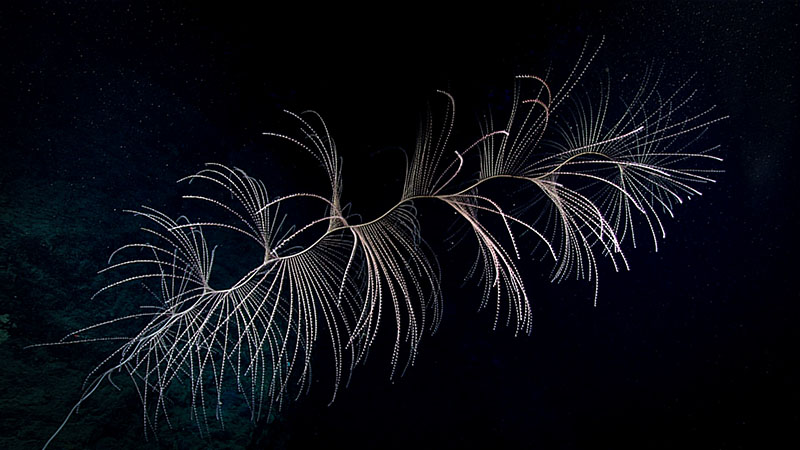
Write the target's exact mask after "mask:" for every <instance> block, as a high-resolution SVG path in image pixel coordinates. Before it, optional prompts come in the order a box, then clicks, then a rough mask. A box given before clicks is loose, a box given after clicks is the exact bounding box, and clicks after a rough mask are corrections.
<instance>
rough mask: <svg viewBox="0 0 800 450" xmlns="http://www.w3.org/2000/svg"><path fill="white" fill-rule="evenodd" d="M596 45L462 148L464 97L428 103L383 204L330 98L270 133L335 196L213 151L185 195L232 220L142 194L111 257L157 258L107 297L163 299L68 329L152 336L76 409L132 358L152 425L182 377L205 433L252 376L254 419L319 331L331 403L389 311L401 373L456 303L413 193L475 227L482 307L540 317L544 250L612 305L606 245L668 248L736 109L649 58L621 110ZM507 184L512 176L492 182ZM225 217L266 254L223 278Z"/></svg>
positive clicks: (294, 376)
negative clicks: (712, 101) (188, 213)
mask: <svg viewBox="0 0 800 450" xmlns="http://www.w3.org/2000/svg"><path fill="white" fill-rule="evenodd" d="M598 49H599V45H598V46H596V47H594V48H592V47H591V46H589V45H588V43H587V45H586V46H585V47H584V50H583V52H582V53H581V56H580V57H579V58H578V61H577V63H576V65H575V67H574V68H573V70H572V72H571V73H570V75H569V76H568V77H567V79H566V80H564V81H563V83H561V84H560V86H559V87H558V88H557V89H556V88H554V87H553V86H552V84H551V82H550V81H548V80H547V79H546V77H540V76H534V75H522V76H518V77H516V79H515V89H514V97H513V104H512V108H511V109H510V112H509V114H508V116H507V117H505V118H504V119H503V120H502V121H501V120H498V118H496V117H494V116H493V115H491V114H487V115H486V116H485V117H484V118H483V120H482V121H481V135H480V137H479V138H478V139H477V140H476V141H475V142H474V143H473V144H472V145H469V146H467V147H465V148H458V149H453V148H452V144H451V136H452V134H453V131H454V125H455V101H454V99H453V97H452V96H451V95H450V94H449V93H447V92H443V91H440V92H438V93H437V98H439V99H440V100H441V102H442V107H441V109H442V111H443V113H442V114H440V115H435V114H433V113H432V112H431V111H429V112H428V114H427V115H426V116H425V118H424V119H423V121H422V123H421V125H420V131H419V135H418V139H417V143H416V147H415V149H414V152H413V153H412V155H411V157H410V160H409V161H408V162H407V167H406V171H405V182H404V184H403V188H402V194H401V195H400V198H399V199H398V201H397V203H396V204H395V205H394V206H393V207H391V208H390V209H389V210H388V211H386V212H385V213H384V214H382V215H380V216H379V217H377V218H375V219H372V220H367V221H364V220H360V216H358V215H355V214H348V213H346V211H347V210H348V209H349V208H346V207H344V206H343V204H344V203H343V202H342V199H341V195H342V192H343V182H342V177H341V174H342V170H341V168H342V165H341V164H342V162H341V160H340V158H339V156H338V154H337V151H336V145H335V144H334V141H333V139H332V137H331V135H330V133H329V130H328V128H327V126H326V125H325V122H324V121H323V119H322V118H321V117H320V116H319V115H318V114H316V113H314V112H304V113H301V114H294V113H288V114H290V115H291V117H292V118H293V120H294V121H295V122H296V124H297V131H296V132H293V133H287V134H281V133H264V134H265V135H268V136H271V137H273V138H277V139H279V140H284V141H288V142H289V143H291V144H292V145H295V146H297V147H299V148H301V149H303V150H304V151H306V152H308V153H309V154H311V155H313V156H314V157H315V158H316V159H317V160H318V162H319V164H320V165H321V166H322V168H323V169H324V171H325V173H326V176H327V180H328V182H329V186H330V189H329V191H328V192H327V195H318V194H314V193H296V194H292V195H286V196H282V197H270V196H269V194H268V191H267V188H266V186H265V185H264V183H262V182H261V181H259V180H258V179H256V178H253V177H251V176H249V175H248V174H246V173H245V172H244V171H242V170H240V169H237V168H231V167H227V166H224V165H222V164H217V163H209V164H208V165H207V166H206V167H205V168H204V169H202V170H200V171H199V172H197V173H196V174H194V175H190V176H188V177H186V178H184V179H183V180H181V181H185V182H192V183H193V186H196V185H201V186H205V187H206V188H207V189H208V190H209V191H211V192H213V191H214V190H216V191H218V194H216V195H215V194H213V193H203V192H198V193H197V194H192V195H185V196H184V198H185V199H189V200H193V201H196V202H199V203H201V204H205V205H206V206H207V207H208V208H210V209H216V210H218V212H219V213H221V214H222V215H223V216H225V217H227V220H221V221H193V220H191V219H189V218H186V217H185V216H180V217H179V218H177V219H173V218H172V216H170V215H168V214H165V213H163V212H160V211H157V210H155V209H153V208H149V207H146V206H143V207H141V208H140V209H137V210H131V211H130V212H132V213H133V214H135V215H137V216H139V217H140V218H142V219H144V220H145V221H146V222H147V223H148V225H147V226H145V227H143V228H142V230H143V232H144V235H145V237H146V239H144V240H143V241H141V242H139V243H132V244H127V245H124V246H122V247H120V248H119V249H118V250H116V251H115V252H114V253H113V254H112V255H111V257H110V258H109V266H108V267H107V268H105V269H103V270H102V271H101V272H107V271H108V272H119V273H126V272H122V271H123V270H128V269H129V268H137V267H138V268H141V269H142V270H143V272H141V273H139V274H137V275H131V276H123V277H121V278H120V279H118V280H117V281H115V282H113V283H111V284H109V285H107V286H106V287H104V288H103V289H101V290H100V291H99V292H98V293H97V294H101V293H105V292H107V291H111V290H114V289H116V288H118V287H121V286H123V285H129V284H131V283H132V282H144V283H146V284H147V285H148V286H150V287H149V290H150V291H151V292H152V293H153V294H155V296H156V297H157V298H158V299H159V304H158V305H157V307H155V308H153V309H150V310H147V311H146V312H142V313H139V314H134V315H131V316H126V317H120V318H117V319H114V320H110V321H107V322H103V323H99V324H96V325H92V326H89V327H87V328H84V329H81V330H78V331H77V332H73V333H70V335H69V336H68V337H66V338H64V339H63V340H62V341H60V342H59V343H57V344H73V343H79V342H94V341H96V340H100V339H103V338H88V337H82V338H76V336H79V335H80V336H86V334H85V333H87V332H91V331H93V330H95V329H97V328H101V327H106V326H109V325H112V324H117V323H119V322H121V321H129V320H138V321H144V324H143V325H142V327H141V329H140V331H139V332H138V334H136V335H135V336H133V337H131V338H127V339H125V340H124V343H123V344H122V345H121V346H120V347H119V348H118V349H117V350H116V351H114V352H113V353H112V354H111V355H110V356H109V357H108V358H107V359H106V360H105V361H103V363H102V364H100V365H98V366H97V368H95V370H94V371H93V372H92V373H90V374H89V376H88V377H87V379H86V382H85V384H84V387H83V395H82V396H81V398H80V400H79V401H78V403H77V404H76V406H75V408H73V412H74V411H75V410H76V409H77V407H78V406H79V405H80V404H81V403H82V402H83V401H84V400H86V398H88V397H89V396H90V395H91V394H92V393H93V392H94V391H95V390H96V389H97V387H98V386H99V385H100V384H101V382H102V381H103V380H104V379H106V378H109V376H110V375H111V374H112V373H114V372H117V371H125V372H127V373H128V374H129V375H130V378H131V380H132V381H133V383H134V384H135V385H136V389H137V391H138V393H139V395H140V397H141V401H142V404H143V407H144V410H145V414H144V417H145V419H144V420H145V425H146V426H145V429H152V430H153V431H154V432H155V431H156V428H157V426H158V423H159V417H164V419H165V420H166V421H167V423H169V417H168V414H167V410H168V408H167V406H166V396H167V392H168V388H169V387H170V386H172V385H174V384H175V383H176V382H178V381H181V382H182V383H181V384H182V385H183V386H186V387H187V388H188V390H189V392H190V395H191V399H192V401H191V408H192V410H193V411H192V416H193V418H194V419H195V420H196V421H197V424H198V426H199V428H200V431H201V433H204V432H207V431H208V428H209V425H208V417H209V416H212V415H213V416H214V417H216V418H217V419H219V420H220V421H221V420H222V414H221V413H220V410H221V408H222V399H223V393H224V392H226V391H227V390H235V391H237V392H238V393H240V395H241V397H242V398H243V399H244V400H245V401H246V402H247V404H248V406H249V408H250V411H251V415H252V419H253V420H256V419H257V418H259V417H261V416H262V415H263V414H264V413H265V412H267V411H268V410H269V409H270V408H272V407H274V406H280V404H281V402H283V401H284V400H285V399H286V398H287V396H288V395H290V394H292V393H294V396H299V395H300V394H301V393H302V392H304V391H306V390H307V388H308V387H309V385H310V384H309V380H310V377H311V362H312V359H313V353H314V350H315V348H316V347H317V344H318V343H320V341H327V342H328V343H329V344H330V351H331V352H332V354H333V359H334V367H333V376H334V378H335V383H334V386H335V388H334V390H333V393H332V398H331V401H333V399H334V398H335V397H336V395H337V392H338V388H339V386H341V384H342V383H343V382H346V380H348V379H349V375H350V374H351V373H352V371H353V369H354V367H355V366H356V364H358V363H359V362H361V361H363V360H364V359H365V357H366V355H367V353H368V351H369V349H370V348H371V346H372V345H373V343H374V342H375V340H376V337H377V336H378V333H379V330H380V329H382V327H381V325H382V324H384V323H385V322H386V321H387V320H389V321H392V320H393V321H394V324H395V342H394V346H393V352H392V355H391V374H392V377H394V376H396V374H398V373H402V372H404V371H405V370H406V369H407V368H408V367H409V366H410V365H412V364H413V363H414V359H415V357H416V355H417V352H418V351H419V347H420V344H421V341H422V338H423V336H424V335H425V334H426V332H434V331H435V330H436V328H437V327H438V325H439V323H440V321H441V317H442V301H443V294H442V292H441V288H440V268H439V263H438V262H437V258H436V256H435V254H434V252H433V250H432V249H431V248H430V247H429V246H428V245H427V244H426V243H425V241H424V240H423V238H422V236H421V233H420V224H419V222H418V217H417V214H416V209H415V206H414V205H415V203H416V202H431V203H434V204H439V205H441V206H442V207H444V208H448V209H450V210H451V211H453V212H455V214H456V215H457V217H458V218H459V219H460V221H461V222H462V224H463V225H464V228H465V229H466V230H468V232H469V235H471V236H472V237H474V239H475V242H476V244H477V246H476V250H477V252H476V259H475V263H474V265H473V267H472V269H471V271H470V273H469V274H470V275H475V276H476V277H477V278H478V280H479V284H480V285H481V286H482V294H481V300H480V301H481V306H482V307H487V306H488V305H490V304H492V303H494V305H495V311H496V312H495V320H494V322H495V326H497V325H498V324H500V323H503V322H504V323H505V324H506V325H507V326H511V327H513V328H514V330H515V331H516V332H517V333H526V334H529V333H531V329H532V309H531V303H530V297H529V295H528V292H527V291H526V288H525V282H524V277H523V275H522V273H521V272H520V269H519V267H518V262H519V261H524V260H527V259H529V258H530V257H531V254H536V252H537V251H541V252H540V256H541V255H543V257H544V259H545V260H551V261H552V262H553V266H552V279H553V280H554V281H560V280H564V279H566V278H570V277H574V278H578V279H585V280H590V281H592V282H593V283H594V286H595V302H596V299H597V286H598V258H600V257H605V258H607V259H609V260H610V261H611V263H612V264H613V266H614V267H615V268H617V269H619V268H627V267H628V262H627V260H626V258H625V256H624V253H623V246H624V245H625V243H626V242H630V244H632V245H633V246H634V247H635V246H636V245H637V244H638V243H639V242H640V241H642V240H643V237H642V236H641V235H640V234H641V233H642V232H644V234H645V236H646V240H650V241H652V243H653V245H654V247H655V248H656V249H657V244H658V240H659V239H661V238H663V237H664V226H663V217H664V215H665V214H666V215H668V216H672V214H673V209H674V206H675V205H676V204H679V203H682V202H683V201H684V199H686V198H690V197H691V196H693V195H700V192H699V191H698V189H697V185H699V184H703V183H708V182H712V179H711V178H710V177H711V176H713V173H714V172H715V171H716V170H714V169H713V168H707V167H705V165H704V164H703V163H704V162H711V163H714V162H718V161H721V159H720V158H718V157H716V156H713V155H712V153H713V152H714V151H715V150H716V149H717V146H710V147H702V146H701V145H702V144H701V143H700V141H701V137H702V135H703V133H704V130H705V129H707V127H708V126H709V125H711V124H713V123H715V122H717V121H719V120H722V119H723V118H724V117H719V116H714V115H712V114H711V111H712V109H713V108H709V109H707V110H700V111H694V110H693V109H692V107H691V104H692V100H693V97H694V92H693V91H689V89H688V83H683V84H681V85H680V86H679V87H678V88H677V89H675V90H673V91H672V92H670V93H668V94H667V95H663V94H660V93H659V85H660V84H661V77H662V73H661V71H659V70H653V69H648V70H646V71H645V73H644V75H643V76H642V79H641V83H640V85H639V87H638V88H637V89H634V90H633V91H629V92H624V94H625V95H627V97H623V98H621V99H620V104H621V108H619V107H616V106H613V107H612V103H613V101H612V100H613V97H612V95H611V90H610V88H611V78H610V76H607V78H606V79H605V80H604V81H603V82H601V83H600V84H599V86H597V87H596V89H594V90H592V91H589V90H588V89H587V88H584V87H581V84H580V81H581V79H582V78H583V75H584V73H585V72H586V70H587V68H588V67H589V66H590V64H591V62H592V60H593V58H594V57H595V55H596V53H597V50H598ZM589 92H592V94H590V93H589ZM617 111H621V113H618V112H617ZM470 174H472V175H470ZM493 184H499V185H502V184H506V185H509V186H510V187H512V188H513V189H507V190H505V191H503V190H498V189H492V188H490V185H493ZM498 191H499V192H511V193H510V194H509V193H505V194H497V192H498ZM295 202H305V203H304V208H306V209H308V208H310V207H309V206H308V204H309V203H314V202H316V203H317V204H318V205H319V207H318V210H319V212H320V213H319V216H318V217H317V218H316V219H313V220H310V221H308V222H306V223H294V224H291V225H290V222H291V219H290V218H287V217H289V216H288V215H287V214H283V213H281V208H284V209H287V206H284V205H285V204H291V203H295ZM288 209H289V210H290V211H291V210H292V209H291V208H288ZM210 228H220V229H224V230H228V231H230V232H232V233H237V234H239V235H241V236H244V237H246V238H247V240H248V242H251V243H252V245H253V246H255V247H256V248H257V249H259V250H260V252H261V254H262V255H263V258H261V259H260V263H259V264H258V265H256V266H255V267H252V268H250V269H249V270H248V271H247V273H246V275H244V276H243V277H242V278H241V279H239V280H238V281H237V282H235V283H233V285H232V286H230V287H228V288H225V289H216V288H212V287H211V286H212V284H211V274H212V268H213V267H214V258H215V249H214V247H213V246H211V245H210V244H209V242H208V241H207V233H206V231H207V230H208V229H210ZM636 230H638V231H636ZM97 294H96V295H97ZM386 316H390V319H386ZM47 345H52V344H47ZM265 408H266V409H265ZM71 414H72V412H70V415H71ZM67 419H69V416H68V417H67ZM65 423H66V420H65V421H64V424H65ZM64 424H62V425H61V427H59V429H58V430H57V431H56V434H57V433H58V431H60V430H61V428H63V426H64ZM53 437H55V434H54V436H53ZM52 439H53V438H51V439H50V440H49V441H48V442H47V444H45V447H47V445H49V443H50V442H51V441H52Z"/></svg>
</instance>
